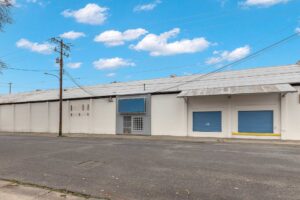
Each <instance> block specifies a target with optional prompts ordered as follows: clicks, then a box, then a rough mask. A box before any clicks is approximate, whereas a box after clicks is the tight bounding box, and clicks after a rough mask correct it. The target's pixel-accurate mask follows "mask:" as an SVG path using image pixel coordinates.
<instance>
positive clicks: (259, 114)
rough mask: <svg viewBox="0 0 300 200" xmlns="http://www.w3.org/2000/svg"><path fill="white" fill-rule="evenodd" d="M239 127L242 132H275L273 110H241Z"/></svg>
mask: <svg viewBox="0 0 300 200" xmlns="http://www.w3.org/2000/svg"><path fill="white" fill-rule="evenodd" d="M238 129H239V132H241V133H273V111H272V110H264V111H239V112H238Z"/></svg>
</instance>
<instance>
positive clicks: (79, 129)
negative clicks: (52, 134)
mask: <svg viewBox="0 0 300 200" xmlns="http://www.w3.org/2000/svg"><path fill="white" fill-rule="evenodd" d="M68 107H69V108H68V109H66V111H65V113H67V116H66V118H68V119H66V120H69V130H68V132H69V133H89V131H90V130H89V120H90V108H88V107H90V100H89V99H87V100H76V101H69V106H68ZM71 107H72V110H71Z"/></svg>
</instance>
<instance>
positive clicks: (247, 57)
mask: <svg viewBox="0 0 300 200" xmlns="http://www.w3.org/2000/svg"><path fill="white" fill-rule="evenodd" d="M298 36H299V33H294V34H291V35H289V36H287V37H285V38H283V39H281V40H279V41H277V42H274V43H273V44H271V45H268V46H266V47H264V48H262V49H260V50H258V51H256V52H254V53H252V54H250V55H248V56H246V57H244V58H242V59H239V60H236V61H234V62H231V63H229V64H226V65H224V66H222V67H220V68H218V69H216V70H213V71H211V72H208V73H206V74H203V75H201V74H199V75H200V76H198V77H195V78H192V79H190V80H187V81H181V83H180V84H177V85H174V86H171V87H167V88H163V89H159V90H157V91H155V92H153V93H159V92H162V91H167V90H170V89H172V88H177V87H179V86H182V85H185V84H188V83H191V82H195V81H197V80H199V79H202V78H205V77H207V76H210V75H213V74H215V73H217V72H220V71H222V70H224V69H226V68H228V67H230V66H233V65H236V64H240V63H242V62H245V61H247V60H249V59H252V58H254V57H256V56H258V55H259V54H261V53H263V52H265V51H267V50H270V49H272V48H274V47H276V46H278V45H280V44H282V43H284V42H287V41H289V40H291V39H293V38H295V37H298ZM194 75H197V74H194Z"/></svg>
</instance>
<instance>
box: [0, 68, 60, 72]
mask: <svg viewBox="0 0 300 200" xmlns="http://www.w3.org/2000/svg"><path fill="white" fill-rule="evenodd" d="M2 68H3V69H8V70H15V71H24V72H39V73H40V72H47V71H48V72H54V71H58V70H55V69H53V70H40V69H27V68H18V67H9V66H4V67H2Z"/></svg>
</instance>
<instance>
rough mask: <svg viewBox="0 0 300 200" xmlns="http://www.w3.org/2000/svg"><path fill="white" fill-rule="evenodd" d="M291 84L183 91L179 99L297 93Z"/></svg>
mask: <svg viewBox="0 0 300 200" xmlns="http://www.w3.org/2000/svg"><path fill="white" fill-rule="evenodd" d="M296 91H297V90H296V89H295V88H293V87H292V86H291V85H290V84H273V85H248V86H233V87H219V88H201V89H194V90H183V91H182V92H181V93H180V94H179V95H178V97H193V96H212V95H235V94H259V93H281V92H296Z"/></svg>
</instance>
